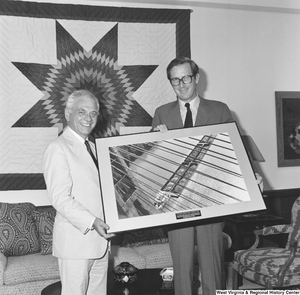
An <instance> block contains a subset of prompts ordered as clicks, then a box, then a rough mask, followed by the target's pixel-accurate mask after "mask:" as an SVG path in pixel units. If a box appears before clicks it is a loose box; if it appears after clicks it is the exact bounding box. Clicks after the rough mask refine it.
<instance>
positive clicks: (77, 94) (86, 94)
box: [66, 89, 99, 110]
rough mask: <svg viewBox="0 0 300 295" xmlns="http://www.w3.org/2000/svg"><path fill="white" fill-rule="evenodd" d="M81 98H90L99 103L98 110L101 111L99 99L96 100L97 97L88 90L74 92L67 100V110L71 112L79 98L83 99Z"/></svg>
mask: <svg viewBox="0 0 300 295" xmlns="http://www.w3.org/2000/svg"><path fill="white" fill-rule="evenodd" d="M81 97H90V98H93V99H95V101H96V102H97V106H98V109H99V101H98V99H97V98H96V96H95V95H94V94H93V93H92V92H90V91H88V90H86V89H80V90H75V91H73V92H72V93H71V94H70V95H69V97H68V99H67V103H66V109H68V110H71V109H72V108H73V105H74V101H75V100H76V99H78V98H81Z"/></svg>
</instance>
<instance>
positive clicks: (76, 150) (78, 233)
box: [43, 127, 107, 259]
mask: <svg viewBox="0 0 300 295" xmlns="http://www.w3.org/2000/svg"><path fill="white" fill-rule="evenodd" d="M43 168H44V177H45V181H46V186H47V190H48V194H49V197H50V200H51V203H52V206H53V207H54V208H55V209H56V211H57V213H56V217H55V223H54V230H53V255H54V256H56V257H59V258H65V259H96V258H101V257H102V256H103V255H104V254H105V252H106V250H107V241H106V240H105V239H104V238H102V237H101V236H99V235H98V233H97V232H96V231H95V230H88V228H89V227H91V224H92V222H93V219H94V218H95V217H99V218H101V219H102V220H103V208H102V199H101V191H100V182H99V175H98V170H97V168H96V166H95V164H94V162H93V160H92V157H91V156H90V154H89V153H88V152H87V149H86V146H85V145H84V144H82V143H81V142H80V141H79V140H78V138H76V137H75V136H74V134H73V133H72V132H71V131H70V129H69V127H67V128H66V129H65V131H64V132H63V134H62V135H61V136H59V137H58V138H57V139H55V140H54V141H53V142H51V143H50V144H49V146H48V147H47V149H46V151H45V154H44V161H43Z"/></svg>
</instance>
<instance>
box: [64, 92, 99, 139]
mask: <svg viewBox="0 0 300 295" xmlns="http://www.w3.org/2000/svg"><path fill="white" fill-rule="evenodd" d="M98 114H99V109H98V105H97V102H96V101H95V99H93V98H92V97H89V96H83V97H80V98H77V99H76V100H75V101H74V104H73V107H72V109H71V110H68V109H66V112H65V116H66V119H67V121H68V126H69V127H70V128H71V129H73V130H74V131H75V132H76V133H77V134H79V135H80V136H81V137H82V138H84V139H86V138H87V137H88V136H89V135H90V134H91V132H92V130H93V129H94V127H95V126H96V124H97V117H98Z"/></svg>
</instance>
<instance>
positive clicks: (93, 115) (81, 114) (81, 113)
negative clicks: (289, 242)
mask: <svg viewBox="0 0 300 295" xmlns="http://www.w3.org/2000/svg"><path fill="white" fill-rule="evenodd" d="M78 115H79V117H80V118H85V117H86V116H87V115H88V116H90V117H91V118H92V119H96V118H97V117H98V115H99V113H98V112H95V111H93V112H90V113H89V112H87V111H85V110H78Z"/></svg>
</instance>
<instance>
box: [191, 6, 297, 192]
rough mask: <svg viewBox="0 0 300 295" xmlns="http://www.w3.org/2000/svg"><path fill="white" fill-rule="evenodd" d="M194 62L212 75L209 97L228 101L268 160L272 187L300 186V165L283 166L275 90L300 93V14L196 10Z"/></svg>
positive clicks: (265, 167)
mask: <svg viewBox="0 0 300 295" xmlns="http://www.w3.org/2000/svg"><path fill="white" fill-rule="evenodd" d="M191 24H192V25H191V30H192V32H191V40H192V58H193V59H194V60H196V61H197V62H198V64H199V66H200V67H201V68H202V69H203V71H204V72H205V73H206V75H207V80H208V86H207V90H206V93H205V94H204V95H205V96H206V97H207V98H209V99H219V100H222V101H224V102H226V103H227V104H228V105H229V107H230V109H231V110H232V111H233V113H234V115H235V117H236V118H237V119H238V122H239V125H240V127H241V131H242V133H244V134H248V135H251V136H252V138H253V139H254V141H255V142H256V144H257V146H258V148H259V149H260V151H261V153H262V154H263V156H264V158H265V160H266V161H265V162H264V163H261V165H260V169H261V171H262V174H263V177H264V179H265V187H266V188H267V189H283V188H296V187H299V183H300V180H299V177H298V173H299V172H300V168H299V167H288V168H278V167H277V140H276V117H275V93H274V92H275V91H299V90H300V84H299V82H300V15H299V14H290V13H274V12H258V11H251V10H230V9H216V8H203V7H201V8H194V12H193V14H192V21H191Z"/></svg>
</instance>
